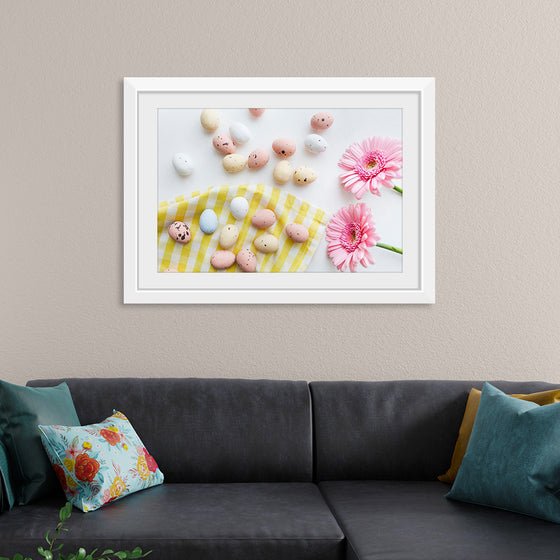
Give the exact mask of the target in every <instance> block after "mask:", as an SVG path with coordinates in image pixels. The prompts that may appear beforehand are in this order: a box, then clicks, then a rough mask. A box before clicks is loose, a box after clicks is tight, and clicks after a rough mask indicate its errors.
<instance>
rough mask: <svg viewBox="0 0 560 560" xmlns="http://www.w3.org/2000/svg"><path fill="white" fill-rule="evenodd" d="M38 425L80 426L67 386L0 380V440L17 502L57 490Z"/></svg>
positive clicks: (23, 503)
mask: <svg viewBox="0 0 560 560" xmlns="http://www.w3.org/2000/svg"><path fill="white" fill-rule="evenodd" d="M38 424H68V425H74V426H79V425H80V421H79V420H78V415H77V414H76V409H75V408H74V403H73V401H72V395H71V394H70V390H69V389H68V385H66V383H61V384H60V385H57V386H56V387H22V386H20V385H13V384H12V383H7V382H6V381H0V440H1V441H2V443H3V444H4V446H5V448H6V452H7V455H8V463H9V466H10V474H11V478H12V487H13V488H14V491H15V501H16V502H17V503H18V504H19V505H25V504H28V503H29V502H32V501H33V500H37V499H38V498H41V497H42V496H45V495H47V494H50V493H52V492H54V491H59V485H58V482H57V480H56V476H54V473H53V470H52V467H51V465H50V463H49V459H48V457H47V455H46V454H45V451H44V449H43V446H42V445H41V437H40V435H39V430H38V429H37V425H38Z"/></svg>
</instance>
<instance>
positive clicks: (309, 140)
mask: <svg viewBox="0 0 560 560" xmlns="http://www.w3.org/2000/svg"><path fill="white" fill-rule="evenodd" d="M327 146H328V144H327V141H326V140H325V139H324V138H323V137H322V136H319V135H318V134H310V135H309V136H307V137H306V139H305V149H306V150H309V151H310V152H311V153H313V154H320V153H321V152H324V151H325V150H326V149H327Z"/></svg>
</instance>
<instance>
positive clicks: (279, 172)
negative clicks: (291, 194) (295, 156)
mask: <svg viewBox="0 0 560 560" xmlns="http://www.w3.org/2000/svg"><path fill="white" fill-rule="evenodd" d="M291 176H292V166H291V165H290V162H289V161H288V160H285V159H283V160H282V161H279V162H278V163H277V164H276V166H275V167H274V172H273V173H272V177H273V178H274V181H276V183H278V184H279V185H284V184H285V183H287V182H288V181H289V180H290V177H291Z"/></svg>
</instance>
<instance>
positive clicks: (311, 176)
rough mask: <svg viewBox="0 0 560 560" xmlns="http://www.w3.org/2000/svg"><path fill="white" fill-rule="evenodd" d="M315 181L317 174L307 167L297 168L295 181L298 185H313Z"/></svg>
mask: <svg viewBox="0 0 560 560" xmlns="http://www.w3.org/2000/svg"><path fill="white" fill-rule="evenodd" d="M315 179H317V173H316V172H315V170H313V169H311V167H307V166H306V165H303V166H301V167H297V168H296V170H295V171H294V181H295V182H296V183H297V184H298V185H309V183H313V181H315Z"/></svg>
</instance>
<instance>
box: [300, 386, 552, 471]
mask: <svg viewBox="0 0 560 560" xmlns="http://www.w3.org/2000/svg"><path fill="white" fill-rule="evenodd" d="M491 383H492V384H494V385H495V386H496V387H498V388H499V389H501V390H503V391H505V392H506V393H533V392H537V391H547V390H549V389H555V388H558V386H556V385H552V384H549V383H542V382H527V383H525V382H523V383H521V382H519V383H516V382H504V381H495V382H494V381H493V382H491ZM472 387H476V388H477V389H481V387H482V382H474V383H473V382H472V381H431V380H430V381H379V382H357V381H341V382H329V381H325V382H312V383H311V384H310V388H311V397H312V406H313V421H314V435H315V449H314V453H315V469H316V475H315V476H316V479H317V480H367V479H378V480H381V479H387V480H391V479H393V480H435V479H436V477H437V476H438V475H440V474H443V473H444V472H445V471H446V470H447V469H448V468H449V464H450V459H451V455H452V453H453V449H454V446H455V441H456V440H457V435H458V432H459V426H460V424H461V420H462V418H463V414H464V412H465V405H466V402H467V397H468V394H469V391H470V390H471V388H472Z"/></svg>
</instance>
